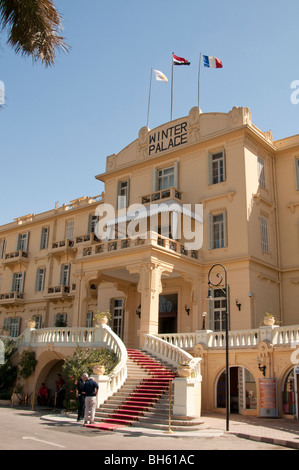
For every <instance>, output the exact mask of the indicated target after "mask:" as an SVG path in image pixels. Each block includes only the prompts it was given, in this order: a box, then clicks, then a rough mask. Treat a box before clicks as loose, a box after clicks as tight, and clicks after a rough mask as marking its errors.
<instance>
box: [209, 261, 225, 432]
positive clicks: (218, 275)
mask: <svg viewBox="0 0 299 470" xmlns="http://www.w3.org/2000/svg"><path fill="white" fill-rule="evenodd" d="M219 268H220V269H221V270H223V272H221V271H220V272H219V271H218V272H217V273H216V274H215V276H216V278H218V279H219V281H218V282H217V281H216V282H212V280H211V274H212V271H215V270H217V269H219ZM223 280H224V289H223V288H221V287H219V286H223ZM208 285H209V293H208V299H209V300H212V299H213V297H211V288H212V287H219V289H221V290H222V292H223V293H224V294H225V299H226V307H225V352H226V354H225V356H226V358H225V359H226V361H225V369H226V397H225V398H226V430H227V431H229V355H228V351H229V348H228V341H229V338H228V320H229V314H228V298H227V271H226V269H225V267H224V266H223V265H222V264H219V263H217V264H214V265H213V266H212V267H211V269H210V270H209V273H208Z"/></svg>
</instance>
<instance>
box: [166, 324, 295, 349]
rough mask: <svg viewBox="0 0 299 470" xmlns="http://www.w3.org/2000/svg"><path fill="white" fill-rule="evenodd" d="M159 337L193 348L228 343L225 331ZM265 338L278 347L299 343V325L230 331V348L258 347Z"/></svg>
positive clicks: (218, 346) (180, 345) (171, 342)
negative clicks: (199, 345)
mask: <svg viewBox="0 0 299 470" xmlns="http://www.w3.org/2000/svg"><path fill="white" fill-rule="evenodd" d="M157 337H159V338H161V339H163V340H165V341H167V342H169V343H170V344H172V345H173V346H177V347H181V348H184V349H192V348H193V347H194V346H195V344H199V343H200V344H203V345H205V346H206V347H208V348H211V349H217V348H220V349H221V348H225V345H226V333H225V331H211V330H198V331H195V332H193V333H175V334H159V335H157ZM264 340H269V341H270V342H271V344H273V346H276V347H278V346H288V345H290V346H291V345H296V344H299V325H290V326H283V327H281V326H276V325H274V326H270V327H267V326H262V327H260V328H256V329H248V330H230V331H229V347H230V348H256V347H257V345H258V343H259V342H260V341H264Z"/></svg>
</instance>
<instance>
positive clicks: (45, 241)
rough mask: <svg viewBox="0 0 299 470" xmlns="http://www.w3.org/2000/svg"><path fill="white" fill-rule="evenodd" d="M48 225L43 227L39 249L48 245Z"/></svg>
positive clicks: (43, 248)
mask: <svg viewBox="0 0 299 470" xmlns="http://www.w3.org/2000/svg"><path fill="white" fill-rule="evenodd" d="M48 236H49V227H43V228H42V230H41V237H40V249H41V250H45V249H46V248H47V247H48Z"/></svg>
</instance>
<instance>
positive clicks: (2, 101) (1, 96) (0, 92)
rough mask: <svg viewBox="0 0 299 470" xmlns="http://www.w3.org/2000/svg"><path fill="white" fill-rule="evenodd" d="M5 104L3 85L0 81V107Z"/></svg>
mask: <svg viewBox="0 0 299 470" xmlns="http://www.w3.org/2000/svg"><path fill="white" fill-rule="evenodd" d="M2 104H5V92H4V83H3V82H2V81H1V80H0V106H1V105H2Z"/></svg>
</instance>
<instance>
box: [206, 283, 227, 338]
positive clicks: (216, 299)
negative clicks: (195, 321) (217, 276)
mask: <svg viewBox="0 0 299 470" xmlns="http://www.w3.org/2000/svg"><path fill="white" fill-rule="evenodd" d="M212 297H213V299H211V300H210V301H209V322H210V325H209V327H210V328H211V329H212V330H214V331H225V330H226V305H227V298H226V290H225V289H212Z"/></svg>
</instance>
